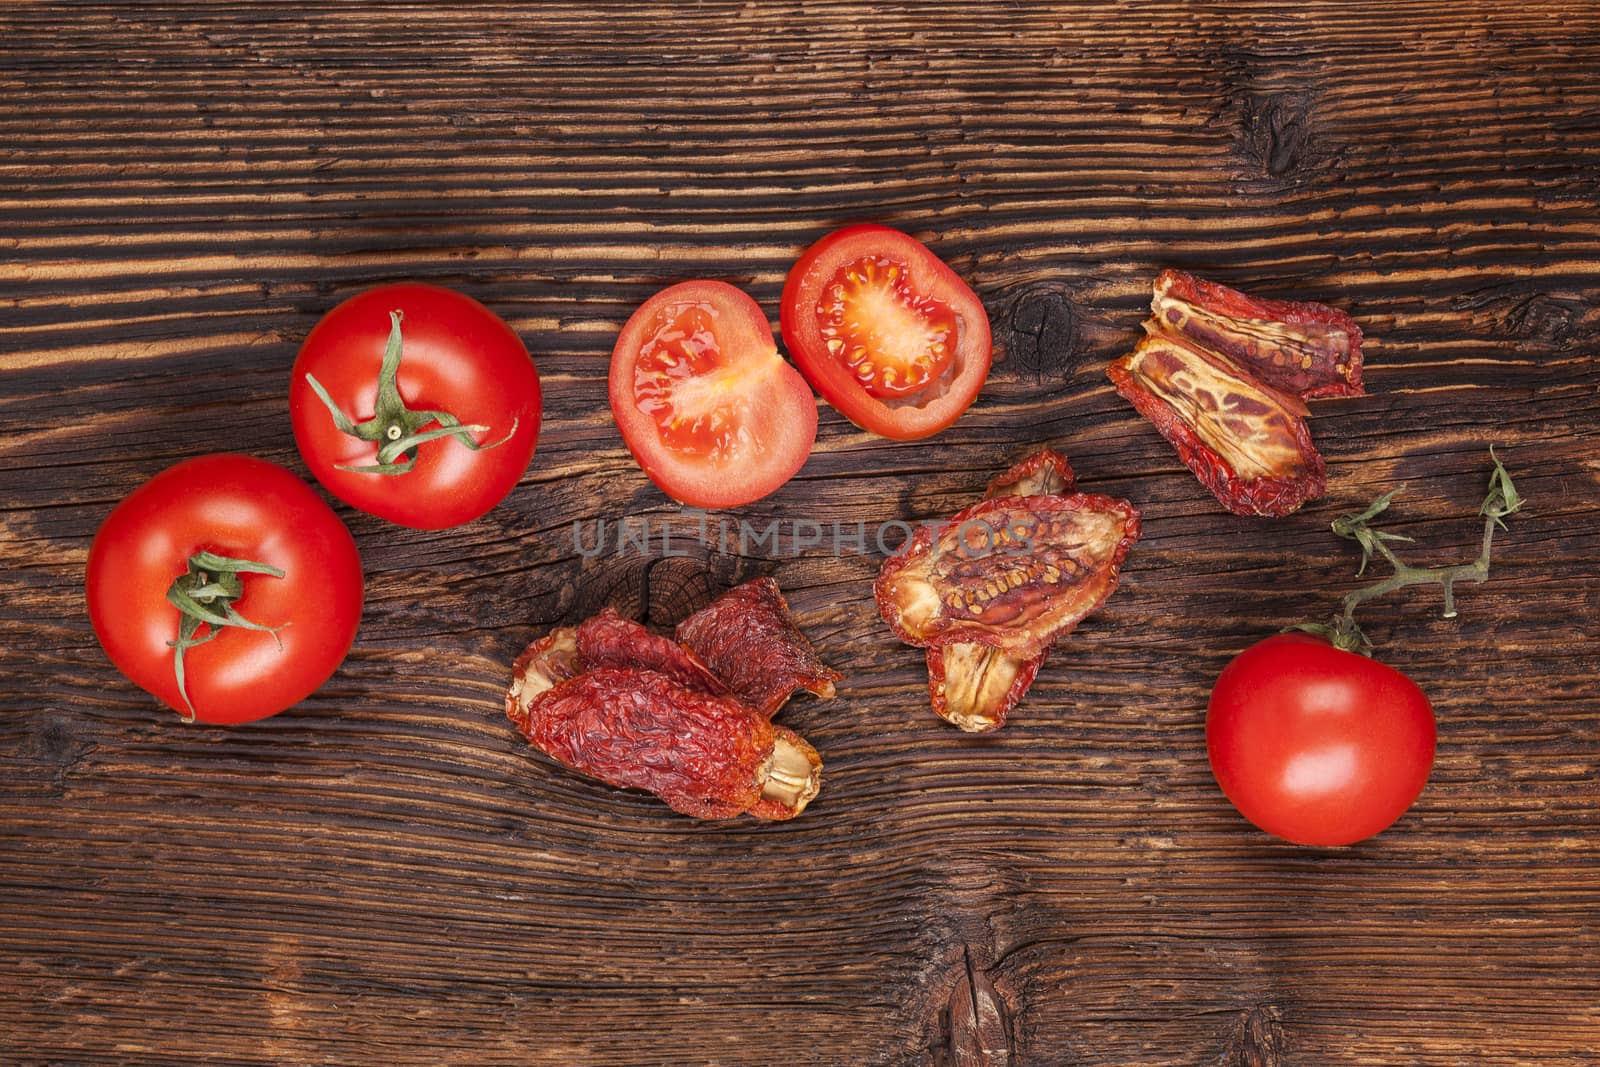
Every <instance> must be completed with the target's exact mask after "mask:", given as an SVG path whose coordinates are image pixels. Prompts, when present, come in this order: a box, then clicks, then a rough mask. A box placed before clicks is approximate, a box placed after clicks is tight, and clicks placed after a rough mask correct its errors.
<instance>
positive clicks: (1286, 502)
mask: <svg viewBox="0 0 1600 1067" xmlns="http://www.w3.org/2000/svg"><path fill="white" fill-rule="evenodd" d="M1160 345H1165V346H1168V347H1169V349H1170V350H1173V351H1187V352H1190V353H1192V354H1193V356H1194V358H1198V359H1204V360H1205V361H1206V362H1207V363H1208V364H1210V365H1212V366H1216V367H1218V369H1219V370H1220V371H1222V372H1223V373H1226V369H1225V368H1223V367H1221V366H1219V365H1218V364H1217V362H1216V361H1215V360H1214V359H1206V357H1205V353H1203V352H1200V351H1199V350H1197V349H1195V348H1193V346H1190V345H1187V344H1184V343H1182V342H1175V341H1172V340H1171V339H1167V338H1162V337H1159V336H1155V335H1152V336H1148V337H1146V338H1144V339H1143V340H1141V341H1140V342H1139V344H1138V346H1137V347H1136V348H1135V349H1134V351H1133V352H1132V353H1130V354H1128V355H1127V356H1124V357H1123V358H1122V359H1119V360H1116V361H1115V362H1113V363H1112V364H1111V365H1110V366H1109V367H1107V368H1106V375H1107V376H1108V377H1109V378H1110V379H1111V384H1112V385H1113V386H1114V387H1115V388H1116V390H1117V393H1118V394H1119V395H1121V396H1122V397H1123V399H1125V400H1127V401H1128V402H1129V403H1131V404H1132V405H1133V406H1134V408H1135V409H1136V410H1137V411H1138V412H1139V414H1141V415H1143V416H1144V417H1145V418H1146V419H1148V420H1149V421H1150V422H1151V423H1152V424H1153V425H1154V426H1155V428H1156V430H1157V431H1158V432H1159V433H1160V434H1161V436H1162V437H1164V438H1166V440H1167V443H1169V444H1170V445H1172V447H1173V448H1174V449H1176V450H1177V453H1178V458H1179V459H1181V460H1182V461H1183V464H1184V466H1186V467H1188V468H1189V469H1190V470H1191V471H1193V472H1194V475H1195V477H1196V478H1197V479H1199V481H1200V484H1201V485H1203V486H1205V487H1206V489H1208V490H1210V492H1211V494H1212V495H1213V496H1215V497H1216V498H1217V500H1218V501H1219V502H1220V503H1221V504H1222V506H1223V507H1225V508H1227V509H1228V510H1229V511H1231V512H1232V513H1233V514H1235V515H1267V516H1272V517H1281V516H1284V515H1288V514H1290V513H1291V512H1293V511H1295V510H1297V509H1298V508H1299V507H1300V506H1301V505H1302V504H1304V503H1305V502H1306V501H1308V500H1315V499H1317V498H1318V497H1321V496H1322V495H1323V494H1324V493H1325V492H1327V484H1328V483H1327V468H1326V465H1325V464H1324V462H1323V459H1322V455H1321V453H1319V452H1318V451H1317V449H1316V446H1315V445H1314V444H1313V443H1312V441H1311V431H1310V429H1309V427H1307V426H1306V423H1305V420H1304V419H1302V418H1300V417H1299V415H1298V414H1296V413H1294V411H1293V409H1292V408H1290V407H1289V406H1288V404H1287V403H1286V404H1285V410H1284V415H1283V417H1284V420H1285V424H1286V425H1287V426H1288V427H1289V441H1290V446H1291V448H1292V449H1293V451H1294V452H1295V453H1297V455H1298V468H1297V469H1296V470H1294V471H1293V472H1290V473H1286V474H1284V475H1281V476H1270V475H1269V476H1262V477H1255V478H1244V477H1241V476H1240V474H1239V472H1238V470H1236V469H1235V467H1234V465H1233V464H1232V463H1230V462H1229V461H1228V459H1227V458H1226V457H1225V456H1223V455H1222V454H1221V453H1220V452H1219V451H1217V449H1215V448H1213V447H1212V446H1211V445H1210V444H1209V443H1207V442H1206V440H1205V439H1204V438H1203V437H1201V436H1200V434H1199V433H1198V432H1197V431H1196V429H1195V427H1194V426H1192V425H1191V424H1190V423H1189V422H1188V421H1187V420H1186V419H1185V418H1184V417H1183V416H1182V415H1181V414H1179V412H1178V411H1177V409H1176V408H1174V407H1173V406H1172V405H1171V404H1169V403H1168V402H1167V401H1166V400H1164V399H1162V397H1161V396H1159V395H1158V394H1156V393H1155V392H1154V391H1152V390H1151V389H1150V388H1149V387H1148V386H1146V385H1145V384H1144V383H1143V382H1142V381H1140V380H1139V379H1138V378H1137V377H1136V376H1135V374H1134V372H1133V370H1132V368H1133V366H1134V363H1135V361H1136V360H1138V359H1139V358H1140V357H1141V356H1142V355H1143V354H1144V353H1145V352H1146V351H1148V350H1149V349H1151V348H1152V347H1155V346H1160ZM1247 384H1248V383H1241V387H1246V385H1247Z"/></svg>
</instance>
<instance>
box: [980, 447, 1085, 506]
mask: <svg viewBox="0 0 1600 1067" xmlns="http://www.w3.org/2000/svg"><path fill="white" fill-rule="evenodd" d="M1077 485H1078V478H1077V476H1076V475H1075V474H1073V473H1072V464H1070V463H1068V462H1067V457H1066V456H1063V455H1062V454H1061V453H1060V452H1057V451H1056V450H1055V449H1052V448H1041V449H1039V451H1037V452H1035V453H1033V454H1032V455H1031V456H1029V457H1028V458H1027V459H1024V460H1022V461H1021V462H1019V463H1016V464H1014V465H1013V466H1012V467H1011V469H1010V470H1008V471H1006V472H1005V473H1004V474H1002V475H1000V476H999V477H997V478H995V480H994V481H992V482H990V483H989V491H988V492H987V493H984V494H983V497H984V499H985V500H989V499H992V498H994V497H997V496H1049V495H1057V496H1059V495H1060V494H1062V493H1070V492H1072V490H1073V489H1075V488H1076V487H1077Z"/></svg>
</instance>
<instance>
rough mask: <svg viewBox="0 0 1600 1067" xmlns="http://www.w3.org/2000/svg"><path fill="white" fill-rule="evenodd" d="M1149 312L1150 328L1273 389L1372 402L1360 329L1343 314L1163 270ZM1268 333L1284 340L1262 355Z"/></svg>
mask: <svg viewBox="0 0 1600 1067" xmlns="http://www.w3.org/2000/svg"><path fill="white" fill-rule="evenodd" d="M1150 310H1151V313H1152V314H1151V322H1150V323H1147V324H1146V329H1149V330H1152V331H1154V330H1156V329H1159V330H1161V331H1164V332H1167V333H1173V334H1176V335H1178V336H1180V337H1184V338H1186V339H1188V340H1190V341H1192V342H1195V343H1196V344H1198V345H1199V346H1200V347H1203V348H1207V349H1210V350H1212V351H1214V352H1218V353H1220V354H1222V355H1223V356H1225V357H1227V358H1228V359H1229V360H1231V361H1232V362H1234V363H1235V364H1237V365H1238V366H1239V367H1240V368H1241V369H1242V370H1244V371H1245V372H1246V373H1248V374H1249V375H1250V376H1251V377H1253V378H1255V379H1256V380H1257V381H1259V382H1262V383H1263V384H1266V385H1269V386H1271V387H1273V388H1274V389H1278V390H1281V391H1283V392H1287V393H1292V394H1294V395H1295V396H1298V397H1300V398H1301V399H1302V400H1313V399H1316V398H1319V397H1335V396H1364V395H1366V393H1365V389H1364V388H1363V386H1362V382H1361V370H1362V356H1361V342H1362V339H1363V338H1362V334H1361V327H1360V326H1358V325H1357V324H1356V321H1355V320H1354V319H1352V318H1351V317H1350V316H1349V315H1348V314H1346V313H1345V312H1343V311H1340V310H1339V309H1338V308H1332V307H1328V306H1327V305H1325V304H1317V303H1312V302H1309V301H1306V302H1297V301H1289V300H1270V299H1267V298H1264V297H1254V296H1250V295H1248V294H1246V293H1241V292H1239V290H1237V289H1230V288H1228V287H1227V286H1225V285H1219V284H1217V283H1216V282H1208V281H1206V280H1204V279H1203V278H1197V277H1195V276H1194V275H1192V274H1189V273H1187V272H1185V271H1181V270H1165V271H1162V272H1161V274H1160V275H1159V276H1158V277H1157V278H1156V282H1155V287H1154V295H1153V296H1152V297H1151V300H1150ZM1195 312H1198V313H1199V314H1195ZM1207 319H1210V320H1221V321H1220V322H1215V321H1211V322H1208V321H1206V320H1207ZM1263 331H1266V332H1271V333H1275V334H1277V335H1278V336H1277V340H1278V342H1279V344H1278V346H1277V347H1278V351H1276V352H1274V351H1270V350H1269V351H1263V350H1262V344H1263V341H1262V338H1261V337H1259V334H1260V333H1261V332H1263ZM1267 344H1268V348H1269V349H1270V348H1271V347H1272V345H1271V343H1270V342H1268V343H1267ZM1280 357H1281V358H1280Z"/></svg>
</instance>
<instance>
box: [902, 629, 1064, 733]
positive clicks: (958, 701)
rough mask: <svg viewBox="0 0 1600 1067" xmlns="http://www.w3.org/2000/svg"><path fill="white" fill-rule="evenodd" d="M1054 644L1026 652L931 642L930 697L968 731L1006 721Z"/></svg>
mask: <svg viewBox="0 0 1600 1067" xmlns="http://www.w3.org/2000/svg"><path fill="white" fill-rule="evenodd" d="M1047 655H1049V650H1048V649H1047V650H1046V651H1044V652H1041V653H1039V654H1038V655H1036V656H1030V657H1027V658H1021V657H1018V656H1013V655H1010V654H1009V653H1006V652H1002V651H1001V650H1000V649H998V648H990V647H988V646H987V645H974V644H969V643H967V642H964V641H951V642H948V643H946V644H943V645H930V646H929V647H928V701H929V703H931V704H932V705H933V710H934V712H935V713H936V714H937V715H938V716H939V717H940V718H941V719H944V720H945V721H946V722H948V723H951V724H953V725H955V726H959V727H960V728H961V729H963V730H965V731H966V732H968V733H986V732H988V731H989V730H998V729H999V728H1000V727H1002V726H1004V725H1005V724H1006V716H1007V715H1008V714H1009V713H1010V711H1011V709H1012V708H1014V707H1016V706H1017V701H1019V700H1021V699H1022V697H1023V694H1025V693H1026V692H1027V691H1028V687H1029V686H1031V685H1032V684H1033V679H1034V676H1035V675H1037V674H1038V673H1039V668H1040V667H1042V666H1044V658H1045V656H1047Z"/></svg>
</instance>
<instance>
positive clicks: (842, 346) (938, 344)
mask: <svg viewBox="0 0 1600 1067" xmlns="http://www.w3.org/2000/svg"><path fill="white" fill-rule="evenodd" d="M816 314H817V327H818V332H819V333H820V334H821V336H822V340H823V343H824V344H826V345H827V348H828V354H829V355H831V356H833V357H834V358H835V359H837V360H840V361H841V362H843V363H844V364H845V366H847V367H849V368H850V372H851V373H852V374H854V375H855V379H856V381H858V382H860V383H861V387H862V388H863V389H865V390H866V391H867V392H869V393H871V394H872V395H873V396H876V397H899V396H905V395H906V394H908V393H916V392H919V391H921V390H923V389H926V388H927V387H928V385H929V384H930V383H932V382H933V381H934V380H935V379H937V378H939V377H941V376H942V375H943V374H944V373H945V371H946V370H947V369H948V368H949V367H950V364H951V361H952V360H954V358H955V350H956V315H955V312H954V311H952V310H951V309H950V305H948V304H946V303H945V302H944V301H942V300H939V299H936V298H934V297H931V296H926V295H924V294H922V293H919V292H917V291H916V290H914V289H913V288H912V287H911V272H910V271H909V270H908V269H907V267H906V265H905V264H904V263H903V262H900V261H899V260H896V259H893V258H890V257H888V256H880V255H869V256H862V257H861V258H860V259H857V260H855V261H854V262H852V263H847V264H845V265H844V266H842V267H840V268H839V269H838V270H837V271H835V272H834V274H833V277H832V279H830V280H829V282H828V284H827V285H826V286H825V287H824V289H823V296H822V299H820V300H818V301H817V310H816Z"/></svg>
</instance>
